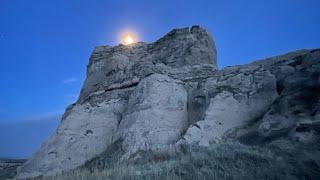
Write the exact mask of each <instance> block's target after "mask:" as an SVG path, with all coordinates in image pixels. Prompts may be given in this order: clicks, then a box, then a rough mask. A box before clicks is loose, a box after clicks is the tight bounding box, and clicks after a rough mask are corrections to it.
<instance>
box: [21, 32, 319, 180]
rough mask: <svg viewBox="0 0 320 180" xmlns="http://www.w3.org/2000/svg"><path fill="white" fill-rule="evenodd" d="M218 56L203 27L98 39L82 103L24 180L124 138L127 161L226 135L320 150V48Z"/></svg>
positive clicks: (78, 161)
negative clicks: (147, 38) (124, 39)
mask: <svg viewBox="0 0 320 180" xmlns="http://www.w3.org/2000/svg"><path fill="white" fill-rule="evenodd" d="M216 64H217V60H216V49H215V44H214V42H213V40H212V38H211V36H210V35H209V33H208V32H207V31H206V30H204V29H202V28H200V27H199V26H193V27H192V28H184V29H176V30H173V31H171V32H170V33H168V34H167V35H165V36H164V37H163V38H161V39H160V40H158V41H156V42H154V43H151V44H145V43H137V44H134V45H130V46H124V45H119V46H116V47H110V46H100V47H97V48H96V49H95V50H94V52H93V53H92V56H91V58H90V62H89V64H88V67H87V79H86V80H85V83H84V86H83V88H82V90H81V94H80V97H79V99H78V101H77V102H76V103H75V104H72V105H70V106H69V107H68V108H67V110H66V112H65V114H64V116H63V118H62V121H61V124H60V125H59V127H58V129H57V130H56V132H55V133H54V134H53V135H52V136H51V137H50V138H49V139H48V140H47V141H46V142H45V143H44V144H43V145H42V146H41V148H40V149H39V150H38V151H37V152H36V153H35V154H34V155H33V156H32V157H31V158H30V159H29V160H28V161H27V162H26V163H25V164H24V165H23V167H21V168H20V169H19V173H18V176H17V178H24V177H35V176H39V175H52V174H56V173H59V172H61V171H67V170H70V169H74V168H76V167H78V166H81V165H83V164H84V163H85V162H86V161H88V160H90V159H92V158H94V157H97V156H99V154H101V153H103V152H105V151H106V149H108V148H109V147H110V146H112V145H113V144H114V143H115V142H117V143H119V142H121V144H120V146H121V148H122V150H123V151H124V155H123V156H122V159H123V160H126V159H128V158H130V157H132V156H134V155H135V154H136V153H137V152H139V151H147V150H152V151H163V150H164V151H165V150H166V149H169V148H171V147H173V146H174V147H176V146H180V145H183V144H194V145H200V146H208V145H210V144H213V143H219V142H221V141H232V142H233V141H238V142H240V143H243V144H246V145H262V146H263V145H266V144H272V145H275V146H278V147H279V148H289V147H292V148H296V147H297V146H303V147H309V148H311V149H312V150H314V151H315V152H316V153H319V147H320V146H315V145H319V131H320V128H319V119H320V106H319V104H320V93H319V92H320V50H303V51H297V52H293V53H289V54H286V55H283V56H278V57H274V58H270V59H266V60H262V61H257V62H254V63H251V64H248V65H241V66H233V67H227V68H224V69H222V70H217V65H216ZM119 140H121V141H119ZM284 144H289V145H284ZM319 157H320V156H319Z"/></svg>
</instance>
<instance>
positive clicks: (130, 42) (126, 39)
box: [123, 35, 134, 45]
mask: <svg viewBox="0 0 320 180" xmlns="http://www.w3.org/2000/svg"><path fill="white" fill-rule="evenodd" d="M123 42H124V44H125V45H129V44H132V43H134V39H133V38H132V37H131V36H130V35H127V36H126V37H125V38H124V40H123Z"/></svg>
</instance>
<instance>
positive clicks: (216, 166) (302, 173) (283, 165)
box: [40, 144, 320, 180]
mask: <svg viewBox="0 0 320 180" xmlns="http://www.w3.org/2000/svg"><path fill="white" fill-rule="evenodd" d="M136 157H137V158H135V159H134V160H130V161H126V162H121V161H119V158H118V157H117V155H115V156H114V158H110V157H108V158H104V159H103V161H104V162H103V163H106V164H107V166H104V167H99V166H98V164H99V163H97V162H99V161H101V159H100V160H95V161H92V162H90V163H88V164H87V165H86V166H85V167H81V168H78V169H76V170H74V171H71V172H67V173H63V174H60V175H57V176H54V177H45V178H40V179H44V180H108V179H112V180H113V179H125V180H138V179H139V180H140V179H159V180H160V179H161V180H166V179H167V180H182V179H186V180H197V179H315V178H318V177H319V176H320V175H319V172H317V170H316V171H312V169H309V170H308V168H310V167H304V166H305V164H303V163H302V164H301V162H299V161H297V160H295V159H292V158H294V157H292V156H291V155H290V154H285V153H282V152H281V151H279V150H276V149H275V150H271V149H266V148H259V147H249V146H244V145H240V144H218V145H214V146H210V147H186V148H184V149H182V150H181V151H179V152H175V153H171V154H165V153H152V152H140V153H139V155H136ZM306 168H307V169H306Z"/></svg>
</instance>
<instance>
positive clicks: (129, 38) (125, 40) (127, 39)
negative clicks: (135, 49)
mask: <svg viewBox="0 0 320 180" xmlns="http://www.w3.org/2000/svg"><path fill="white" fill-rule="evenodd" d="M120 42H121V43H122V44H124V45H131V44H134V43H136V42H138V35H137V34H136V33H134V32H133V31H128V30H127V31H124V32H122V33H121V34H120Z"/></svg>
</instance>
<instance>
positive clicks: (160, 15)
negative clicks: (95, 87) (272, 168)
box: [0, 0, 320, 156]
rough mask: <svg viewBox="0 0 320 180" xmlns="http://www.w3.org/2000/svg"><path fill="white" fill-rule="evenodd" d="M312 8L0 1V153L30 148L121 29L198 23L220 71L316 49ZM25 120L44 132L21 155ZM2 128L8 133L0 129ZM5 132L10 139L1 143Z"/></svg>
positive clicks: (184, 0) (151, 36)
mask: <svg viewBox="0 0 320 180" xmlns="http://www.w3.org/2000/svg"><path fill="white" fill-rule="evenodd" d="M319 7H320V1H319V0H268V1H266V0H220V1H217V0H207V1H205V0H194V1H191V0H190V1H188V0H175V1H173V0H158V1H156V0H141V1H139V0H134V1H121V0H114V1H111V0H108V1H107V0H54V1H49V0H38V1H37V0H28V1H26V0H20V1H19V0H1V1H0V77H1V78H0V90H1V93H0V156H15V155H16V156H27V155H29V154H30V153H31V152H32V151H34V149H35V148H36V147H37V146H38V145H39V143H40V142H41V141H42V140H43V139H44V138H46V136H48V134H49V133H50V132H51V131H52V129H53V128H54V127H55V126H56V124H57V120H56V119H58V118H57V116H58V115H60V114H61V113H63V111H64V109H65V107H66V106H67V105H68V104H70V103H72V102H73V101H75V99H76V98H77V96H78V94H79V91H80V88H81V85H82V83H83V80H84V78H85V71H86V65H87V63H88V58H89V56H90V53H91V51H92V50H93V48H94V47H95V46H97V45H104V44H108V45H116V44H118V34H119V32H121V31H122V30H124V29H132V30H134V31H136V32H137V33H138V34H139V37H140V40H141V41H145V42H153V41H155V40H156V39H158V38H160V37H161V36H163V35H164V34H165V33H167V32H168V31H169V30H171V29H172V28H177V27H186V26H191V25H193V24H199V25H201V26H203V27H204V28H206V29H207V30H209V31H210V32H211V34H212V35H213V37H214V39H215V42H216V46H217V50H218V64H219V67H220V68H222V67H225V66H228V65H235V64H243V63H249V62H251V61H253V60H255V59H260V58H265V57H269V56H273V55H278V54H281V53H285V52H288V51H292V50H297V49H304V48H319V47H320V35H319V32H320V10H319ZM48 119H50V123H45V122H44V121H49V120H48ZM52 119H55V120H52ZM31 121H32V123H35V122H41V123H40V124H43V125H39V126H40V127H42V126H46V127H44V128H43V129H42V131H39V134H38V136H39V137H38V140H34V142H30V144H28V145H29V146H30V147H29V149H28V150H26V149H23V147H24V146H22V145H21V148H22V149H17V147H16V145H17V143H21V141H22V140H23V137H24V138H26V137H27V136H28V135H31V134H32V133H35V131H36V130H34V129H32V128H19V129H18V128H17V126H18V125H17V124H19V123H24V124H25V123H28V122H31ZM52 121H55V122H54V123H53V122H52ZM13 124H15V125H13ZM44 124H45V125H44ZM27 126H28V127H29V125H26V126H21V127H27ZM8 127H11V128H13V129H14V127H15V129H14V130H12V131H5V133H4V131H2V130H1V128H2V129H4V128H6V129H8ZM40 129H41V128H40ZM28 132H29V133H28ZM1 133H2V134H1ZM10 133H11V134H10ZM12 133H17V134H16V135H17V140H16V141H12V142H7V141H5V140H4V139H7V138H9V136H10V137H11V135H12ZM19 133H21V134H19ZM19 135H25V136H23V137H22V138H20V139H19ZM33 136H35V135H33ZM34 139H36V138H34ZM31 140H32V138H31ZM4 142H5V143H4ZM3 144H5V145H3ZM17 152H19V153H17Z"/></svg>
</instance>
